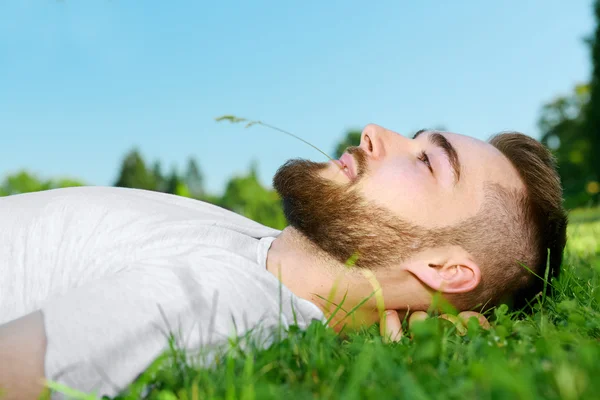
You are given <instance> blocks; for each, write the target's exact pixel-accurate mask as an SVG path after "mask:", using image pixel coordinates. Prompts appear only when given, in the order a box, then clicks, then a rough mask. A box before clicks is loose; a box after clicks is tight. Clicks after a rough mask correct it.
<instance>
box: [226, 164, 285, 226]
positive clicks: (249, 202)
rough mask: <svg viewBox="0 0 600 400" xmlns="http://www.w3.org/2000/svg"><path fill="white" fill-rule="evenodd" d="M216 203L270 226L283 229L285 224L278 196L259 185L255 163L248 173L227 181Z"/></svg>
mask: <svg viewBox="0 0 600 400" xmlns="http://www.w3.org/2000/svg"><path fill="white" fill-rule="evenodd" d="M217 204H218V205H220V206H221V207H224V208H227V209H228V210H231V211H234V212H236V213H238V214H241V215H244V216H246V217H248V218H250V219H253V220H255V221H257V222H260V223H261V224H263V225H267V226H270V227H272V228H276V229H283V228H284V227H285V225H286V221H285V216H284V215H283V210H282V208H281V201H280V199H279V196H278V195H277V193H276V192H275V191H274V190H267V189H266V188H264V187H263V186H262V185H261V183H260V182H259V180H258V175H257V164H256V163H253V164H252V166H251V167H250V172H249V173H248V175H245V176H237V177H234V178H232V179H231V180H230V181H229V183H228V184H227V188H226V189H225V193H224V194H223V197H222V198H221V199H220V200H219V202H218V203H217Z"/></svg>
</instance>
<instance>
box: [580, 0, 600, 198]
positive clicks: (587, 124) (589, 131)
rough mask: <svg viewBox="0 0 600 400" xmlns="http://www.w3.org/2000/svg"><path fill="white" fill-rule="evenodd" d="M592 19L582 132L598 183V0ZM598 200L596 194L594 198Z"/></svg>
mask: <svg viewBox="0 0 600 400" xmlns="http://www.w3.org/2000/svg"><path fill="white" fill-rule="evenodd" d="M594 17H595V19H596V29H595V31H594V36H593V38H592V40H591V41H590V53H591V54H590V55H591V59H592V79H591V82H590V99H589V103H588V104H587V106H586V108H585V120H584V124H583V132H584V134H585V136H586V137H588V138H589V145H590V153H591V154H592V155H593V157H591V159H590V168H591V171H592V176H593V177H594V180H595V181H596V182H600V157H598V154H600V0H595V1H594ZM594 198H595V200H598V193H596V194H595V196H594Z"/></svg>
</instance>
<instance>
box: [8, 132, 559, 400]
mask: <svg viewBox="0 0 600 400" xmlns="http://www.w3.org/2000/svg"><path fill="white" fill-rule="evenodd" d="M273 183H274V187H275V189H276V190H277V191H278V193H279V194H280V195H281V197H282V199H283V205H284V211H285V215H286V218H287V219H288V222H289V227H288V228H286V229H285V230H284V231H282V232H279V231H276V230H273V229H270V228H267V227H264V226H262V225H259V224H257V223H255V222H253V221H250V220H248V219H246V218H243V217H241V216H239V215H236V214H233V213H231V212H229V211H226V210H223V209H220V208H218V207H215V206H212V205H209V204H206V203H202V202H199V201H195V200H191V199H185V198H180V197H176V196H171V195H166V194H161V193H154V192H148V191H141V190H132V189H119V188H93V187H92V188H72V189H61V190H54V191H47V192H42V193H33V194H24V195H18V196H11V197H7V198H4V199H0V220H2V225H1V226H0V260H2V261H0V276H2V283H1V285H0V290H1V292H0V324H1V323H4V325H3V326H0V358H2V357H4V360H10V368H7V367H4V365H8V363H4V364H3V365H2V366H0V384H4V385H6V386H8V389H11V390H13V391H12V392H9V396H10V393H19V395H16V394H13V396H15V397H17V398H34V397H35V396H36V395H37V394H39V393H40V390H41V387H40V386H39V385H38V384H36V382H38V381H39V378H40V377H42V376H45V377H47V378H48V379H54V380H58V381H60V382H63V383H65V384H68V385H70V386H72V387H75V388H78V389H81V390H84V391H91V390H96V391H97V392H98V393H99V394H106V395H114V394H115V393H116V392H117V391H118V390H120V389H123V387H124V386H126V385H127V384H129V383H130V382H131V381H132V380H134V379H135V378H136V376H137V375H138V374H139V373H141V372H142V371H143V370H144V369H145V368H146V367H147V366H148V365H149V363H150V362H151V361H152V360H153V359H154V358H155V357H157V356H158V355H159V354H160V353H161V352H162V351H163V350H164V349H165V346H166V336H165V331H168V330H172V331H176V332H179V333H181V335H182V337H184V339H185V340H182V342H181V343H182V345H184V346H185V347H186V348H189V349H198V348H201V347H207V346H210V345H213V344H216V343H220V342H223V341H224V340H225V339H226V338H227V337H228V336H230V335H242V334H243V333H244V332H247V331H248V330H253V331H256V334H257V336H258V337H262V338H264V339H265V341H266V342H265V343H269V340H270V336H269V333H270V332H272V331H273V330H276V328H277V327H280V326H283V327H286V326H288V325H290V324H297V325H298V326H300V327H301V328H303V327H306V326H307V325H308V324H309V323H310V322H311V321H313V320H315V319H316V320H323V321H324V320H326V319H327V318H329V317H330V316H331V314H332V311H333V310H334V309H335V307H336V305H339V304H340V303H343V304H342V311H341V312H338V313H337V314H336V316H335V317H333V318H332V319H331V321H330V324H331V326H333V327H335V328H336V329H340V328H341V327H342V326H344V325H350V326H352V325H354V326H356V325H362V324H371V323H374V322H377V321H379V320H380V317H381V311H382V310H384V309H385V310H387V311H388V312H386V314H385V315H386V318H387V319H386V321H387V323H388V331H390V330H391V331H390V332H391V333H394V332H393V331H395V334H396V336H397V333H398V330H399V329H400V317H401V316H403V315H405V314H406V313H407V312H408V311H409V310H410V311H411V312H412V311H418V310H421V311H423V310H427V309H428V307H429V306H430V304H431V301H432V295H433V294H434V293H436V292H441V293H442V294H443V295H444V296H445V298H446V299H447V300H449V301H450V302H452V303H453V304H454V305H455V306H457V307H458V308H459V309H461V310H470V309H476V310H481V309H484V308H486V307H490V306H493V305H495V304H498V303H499V302H501V301H511V300H512V301H515V302H516V303H522V302H523V301H524V300H525V299H529V298H531V296H532V295H533V294H535V293H537V292H539V288H540V280H539V279H538V278H536V277H535V276H533V275H532V274H531V273H530V272H529V271H528V269H531V270H532V271H533V272H534V273H535V274H537V275H542V276H543V274H544V268H545V266H546V261H547V257H548V254H549V265H550V267H551V269H552V275H554V276H556V274H557V273H558V270H559V266H560V263H561V259H562V250H563V248H564V245H565V240H566V239H565V228H566V216H565V212H564V209H563V208H562V192H561V187H560V182H559V179H558V176H557V174H556V170H555V167H554V163H553V158H552V157H551V155H550V153H549V152H548V151H547V150H546V149H545V148H544V147H543V146H542V145H541V144H539V143H538V142H536V141H535V140H533V139H531V138H529V137H527V136H525V135H522V134H518V133H505V134H501V135H498V136H495V137H494V138H492V139H491V141H490V142H489V143H486V142H482V141H479V140H476V139H473V138H470V137H466V136H462V135H458V134H454V133H449V132H437V131H425V130H424V131H419V132H417V134H415V136H414V137H413V138H412V139H408V138H405V137H403V136H401V135H399V134H397V133H394V132H392V131H389V130H386V129H384V128H382V127H380V126H377V125H369V126H367V127H366V128H365V129H364V131H363V133H362V137H361V143H360V146H359V147H352V148H349V149H348V151H347V152H346V153H345V154H344V155H343V156H342V157H341V158H340V160H336V161H334V162H329V163H314V162H310V161H305V160H291V161H289V162H287V163H286V164H285V165H283V166H282V167H281V168H280V169H279V170H278V171H277V173H276V175H275V177H274V181H273ZM524 266H527V268H528V269H527V268H524ZM373 293H375V295H373ZM324 299H327V300H324ZM364 299H368V300H367V301H366V302H364V303H363V304H362V306H361V307H360V308H359V309H358V310H357V312H356V313H354V314H353V315H352V316H350V317H349V316H348V315H346V312H348V311H349V310H351V309H352V308H353V307H355V306H357V305H358V304H360V303H361V302H362V301H363V300H364ZM378 302H379V304H378ZM381 303H383V305H382V304H381ZM2 368H4V369H2ZM8 389H7V390H8Z"/></svg>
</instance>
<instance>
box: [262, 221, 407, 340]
mask: <svg viewBox="0 0 600 400" xmlns="http://www.w3.org/2000/svg"><path fill="white" fill-rule="evenodd" d="M267 270H268V271H269V272H271V273H272V274H273V275H275V276H276V277H277V278H278V279H279V280H280V281H281V282H282V283H283V284H284V285H285V286H286V287H287V288H289V289H290V290H291V291H292V292H293V293H294V294H296V295H297V296H299V297H301V298H303V299H305V300H309V301H311V302H312V303H314V304H316V305H317V306H318V307H319V308H320V309H321V310H322V311H323V313H324V314H325V316H326V317H327V318H329V317H331V316H332V314H333V313H334V312H335V315H334V316H333V318H332V320H331V322H330V325H331V326H333V327H334V329H336V330H339V329H341V328H342V326H344V325H348V326H350V327H352V326H359V325H370V324H372V323H374V322H378V321H379V319H380V317H381V314H380V313H381V312H383V311H384V310H385V306H384V305H383V304H382V299H383V297H382V289H381V288H380V287H379V282H378V281H377V279H374V278H375V276H374V275H373V274H372V273H371V272H370V271H368V270H364V269H358V268H352V267H347V266H345V265H344V264H342V263H341V262H339V261H337V260H335V259H333V258H332V257H331V256H330V255H329V254H328V253H326V252H325V251H323V250H322V249H321V248H319V247H318V246H316V245H315V244H314V243H312V242H311V241H310V240H308V239H307V238H306V237H305V236H304V235H302V234H301V233H300V232H298V231H297V230H296V229H294V228H292V227H288V228H286V229H285V230H284V231H283V232H282V233H281V234H280V235H279V236H278V237H277V239H275V240H274V241H273V244H272V245H271V248H270V249H269V252H268V255H267ZM400 275H402V274H400ZM383 276H384V277H385V276H387V275H386V274H385V273H384V274H383ZM402 276H404V275H402ZM378 279H380V277H378ZM384 279H385V278H384ZM394 281H396V278H394ZM391 283H394V282H391ZM394 284H397V282H395V283H394ZM382 285H383V284H382ZM376 289H379V290H376ZM396 289H397V290H396V291H398V292H400V291H401V287H400V286H396ZM366 298H369V299H368V300H367V301H366V302H365V303H364V304H362V306H361V307H359V308H358V309H357V310H356V311H355V312H353V313H352V315H347V313H348V312H350V311H351V310H352V309H353V308H355V307H356V306H357V305H359V304H360V303H361V302H362V301H364V300H365V299H366ZM340 304H342V305H341V307H340V309H339V310H337V311H335V310H336V308H337V306H338V305H340ZM381 308H383V309H381Z"/></svg>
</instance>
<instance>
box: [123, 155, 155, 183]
mask: <svg viewBox="0 0 600 400" xmlns="http://www.w3.org/2000/svg"><path fill="white" fill-rule="evenodd" d="M114 186H118V187H127V188H137V189H146V190H156V179H155V177H154V174H153V173H152V172H151V171H149V170H148V169H146V165H145V163H144V160H143V158H142V156H141V155H140V153H139V152H138V150H137V149H133V150H132V151H130V152H129V153H128V154H127V155H126V156H125V159H124V160H123V163H122V164H121V171H120V172H119V177H118V179H117V181H116V182H115V184H114Z"/></svg>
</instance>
